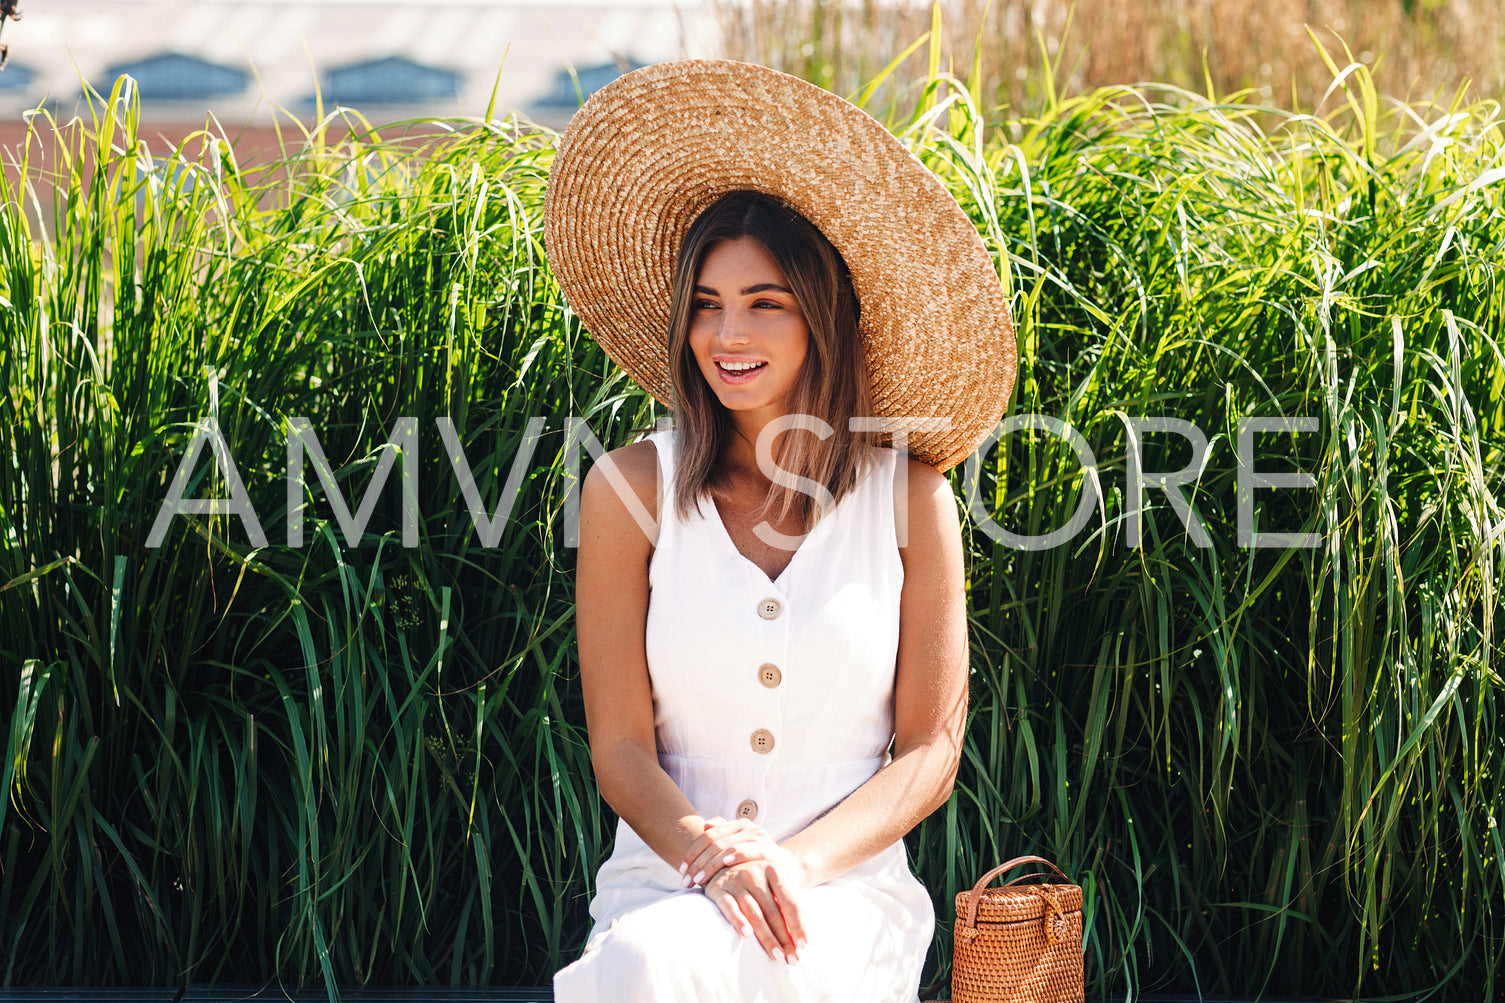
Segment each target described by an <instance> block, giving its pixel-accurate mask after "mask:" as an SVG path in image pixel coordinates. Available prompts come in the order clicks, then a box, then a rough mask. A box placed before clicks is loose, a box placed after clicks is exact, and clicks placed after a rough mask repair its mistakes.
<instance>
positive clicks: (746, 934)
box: [742, 926, 752, 937]
mask: <svg viewBox="0 0 1505 1003" xmlns="http://www.w3.org/2000/svg"><path fill="white" fill-rule="evenodd" d="M742 936H744V937H751V936H752V927H750V926H744V927H743V928H742Z"/></svg>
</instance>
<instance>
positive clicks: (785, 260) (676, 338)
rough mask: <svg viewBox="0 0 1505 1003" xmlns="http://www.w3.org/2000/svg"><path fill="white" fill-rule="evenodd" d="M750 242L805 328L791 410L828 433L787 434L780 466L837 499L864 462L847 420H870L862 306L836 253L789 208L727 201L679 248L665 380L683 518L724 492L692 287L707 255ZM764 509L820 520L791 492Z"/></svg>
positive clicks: (723, 417) (860, 439)
mask: <svg viewBox="0 0 1505 1003" xmlns="http://www.w3.org/2000/svg"><path fill="white" fill-rule="evenodd" d="M738 237H751V238H752V239H753V240H756V241H757V242H758V243H759V244H761V245H763V248H764V249H765V250H767V251H768V253H769V255H770V256H771V257H772V258H773V260H774V261H775V262H776V263H777V264H778V266H779V268H780V270H782V271H783V273H784V276H785V278H787V279H788V281H789V288H790V291H791V292H793V294H794V298H795V300H796V301H797V302H798V303H799V306H800V310H801V311H802V312H803V313H804V316H805V324H806V326H807V327H808V328H809V330H810V343H809V347H808V348H807V350H806V354H805V363H804V366H803V368H801V370H800V374H799V377H798V379H797V380H796V381H795V385H794V389H793V390H792V392H791V393H790V398H789V400H790V405H791V411H792V413H794V414H805V415H811V416H812V417H815V418H819V419H822V420H823V421H825V422H827V423H828V424H829V425H831V427H832V428H833V429H834V434H833V435H832V436H831V437H830V438H828V439H820V438H819V437H817V436H816V435H815V434H813V433H811V432H806V431H794V432H788V433H785V435H784V437H783V438H782V440H781V444H780V448H779V449H777V450H776V451H775V456H776V457H777V458H778V462H779V466H780V467H782V468H783V469H784V470H787V471H789V472H790V473H791V474H794V475H796V476H799V477H805V478H809V479H810V480H812V481H814V482H815V483H817V484H821V485H824V486H825V487H826V489H827V490H828V491H830V492H831V495H832V497H833V499H834V500H835V501H840V500H841V498H842V496H843V495H845V494H846V493H847V492H848V491H850V490H851V489H852V488H853V487H855V486H856V484H857V482H858V480H859V479H860V478H861V476H862V474H863V472H864V470H865V469H866V466H867V461H868V449H867V446H868V445H869V444H870V443H872V442H874V441H875V440H876V436H875V435H874V433H871V432H854V431H852V430H851V429H850V428H849V427H848V419H849V418H852V417H856V416H864V417H865V416H868V415H871V414H872V394H871V391H870V389H869V384H868V372H867V360H866V359H865V358H864V356H863V350H862V338H861V336H860V334H859V333H858V321H859V306H858V303H857V296H856V294H855V293H854V292H853V291H852V279H851V275H850V274H849V273H848V271H847V265H846V262H845V261H844V260H843V259H842V257H841V254H840V252H838V251H837V250H836V248H834V247H832V246H831V242H830V241H828V240H827V239H826V237H825V235H824V234H823V233H821V232H820V230H818V229H817V228H816V227H815V226H814V225H813V224H812V223H811V222H810V221H809V220H807V219H805V217H803V216H801V215H800V214H799V213H797V212H795V211H794V210H793V209H791V208H789V207H788V206H786V205H784V204H783V203H781V202H779V201H777V200H776V199H774V198H772V197H770V196H767V195H763V194H761V193H759V192H751V191H738V192H732V193H731V194H729V195H725V196H723V197H722V198H721V199H719V200H718V201H716V202H714V203H712V204H711V205H710V207H708V208H707V209H706V210H705V211H704V212H702V213H701V214H700V215H699V216H697V217H696V218H695V222H693V223H691V224H690V228H689V230H688V231H687V232H686V234H685V239H684V243H683V244H682V245H680V249H679V261H678V262H677V263H676V265H675V270H674V292H673V298H672V300H671V302H670V307H669V372H670V376H671V377H672V379H673V383H674V403H675V406H674V411H675V427H676V429H677V433H678V434H677V436H676V441H677V445H676V454H677V455H676V460H675V470H676V473H675V484H674V502H675V508H676V510H677V512H678V514H679V515H680V517H681V518H683V517H684V516H686V515H688V514H689V512H690V509H691V508H692V507H694V506H697V505H698V504H699V502H700V499H701V498H702V497H705V496H706V495H708V494H718V493H720V492H721V491H722V490H723V489H724V488H725V486H726V482H727V471H726V467H725V457H726V449H727V445H728V443H729V440H730V437H731V435H732V424H731V418H730V415H729V414H728V413H727V411H726V409H725V408H724V407H723V406H722V405H721V402H720V401H719V400H717V398H716V394H715V391H714V390H712V389H711V387H710V386H709V385H708V384H707V383H706V380H705V377H704V376H703V375H702V374H701V372H700V367H699V366H698V365H697V364H696V362H695V355H694V353H693V352H692V351H691V350H690V320H691V317H692V315H693V311H694V303H695V279H696V278H697V277H698V276H699V274H700V268H701V265H702V264H703V263H704V261H705V257H706V255H707V254H708V253H709V252H710V251H711V249H712V248H713V247H715V246H716V245H717V244H719V243H721V242H722V241H726V240H734V239H736V238H738ZM764 506H765V508H764V511H770V510H775V509H776V510H777V511H778V513H779V516H780V518H782V517H783V516H785V515H788V514H789V513H790V512H793V513H794V514H795V516H796V518H797V520H798V522H799V524H800V526H801V527H802V528H803V529H804V530H806V531H808V530H809V529H810V527H811V526H813V525H814V524H815V521H816V519H817V518H818V517H819V515H820V514H821V513H820V512H819V511H818V510H817V508H816V504H815V499H814V498H812V497H810V496H809V495H808V494H805V493H803V492H801V491H797V490H795V489H794V488H792V487H783V486H780V485H778V484H775V485H773V486H772V487H771V488H770V490H769V495H768V498H767V499H766V500H765V502H764Z"/></svg>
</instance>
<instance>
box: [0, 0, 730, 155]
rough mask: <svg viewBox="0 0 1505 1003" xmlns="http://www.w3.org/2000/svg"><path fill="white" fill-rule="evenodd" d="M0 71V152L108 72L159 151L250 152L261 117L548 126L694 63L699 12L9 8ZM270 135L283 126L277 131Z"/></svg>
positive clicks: (101, 82)
mask: <svg viewBox="0 0 1505 1003" xmlns="http://www.w3.org/2000/svg"><path fill="white" fill-rule="evenodd" d="M21 12H22V14H23V17H22V19H21V20H20V21H16V22H11V23H8V24H7V25H6V27H5V32H4V36H3V38H4V41H5V42H6V43H8V44H9V45H10V61H9V63H8V65H7V66H6V68H5V69H4V71H0V143H3V144H4V145H5V146H6V147H9V148H13V145H14V143H16V142H17V141H18V140H19V139H20V138H21V136H22V135H23V134H24V128H25V126H24V120H23V116H24V115H25V114H26V113H27V112H28V111H29V110H30V109H34V108H37V107H39V106H40V107H43V108H46V109H47V110H48V111H49V112H51V114H53V115H54V116H55V117H56V118H58V119H59V120H60V121H66V120H67V119H69V118H71V117H72V116H73V115H75V114H81V115H83V116H84V117H85V118H86V119H87V118H88V114H87V110H86V109H85V108H84V107H83V105H82V103H81V102H82V98H83V96H84V91H83V87H84V85H85V84H87V85H88V86H91V87H93V88H95V89H96V90H98V91H100V92H102V93H104V94H106V95H108V93H109V91H110V88H111V86H112V85H113V83H114V81H115V80H116V79H117V78H118V77H119V76H120V75H121V74H129V75H130V76H131V77H132V78H134V79H135V80H136V82H137V84H138V86H139V89H140V100H141V109H142V120H143V122H145V123H146V124H147V125H148V126H149V127H150V128H151V129H152V130H153V132H154V133H156V134H160V135H162V136H164V137H168V138H171V137H172V136H174V135H183V134H186V133H188V132H190V131H192V130H194V129H197V128H201V127H203V125H204V124H205V121H206V116H207V113H208V112H211V111H212V112H213V114H214V116H215V118H217V119H218V120H219V122H220V123H221V124H222V125H223V126H224V129H225V131H226V132H227V133H229V134H230V135H233V136H240V137H242V138H243V139H244V140H249V141H250V142H252V143H254V142H256V141H257V137H258V135H259V134H265V136H266V137H268V138H269V137H270V136H271V135H272V132H271V129H272V125H273V122H274V120H275V119H277V118H281V119H282V120H283V125H284V127H286V126H287V125H288V124H290V123H289V122H288V121H287V118H288V116H295V117H297V118H298V119H300V120H302V121H304V122H311V121H313V120H314V118H315V113H316V109H317V107H318V105H317V100H316V96H321V97H322V99H323V107H324V110H325V112H326V113H328V112H329V111H330V110H331V109H332V108H333V107H334V106H335V105H337V104H338V105H344V106H348V107H353V108H356V109H358V110H359V111H360V112H361V113H362V114H364V115H365V116H366V117H367V118H368V119H369V120H370V121H372V122H373V123H381V122H392V121H398V120H404V119H409V118H425V117H433V116H450V115H471V116H479V115H482V114H484V113H485V111H486V109H487V106H488V103H489V102H490V101H491V98H492V93H493V88H495V95H496V106H495V107H496V111H495V114H496V115H497V116H498V117H503V116H505V115H507V114H508V113H510V112H513V111H516V112H518V113H520V114H522V115H523V116H525V117H527V118H529V119H532V120H533V121H536V122H539V123H542V124H545V125H549V126H553V127H559V126H562V125H563V124H564V123H565V122H566V121H567V120H568V119H569V116H570V114H571V113H572V112H573V111H574V109H575V108H576V107H578V104H579V100H580V98H581V97H582V96H587V95H589V93H590V92H591V91H593V90H594V89H596V88H598V87H600V86H601V85H602V84H604V83H606V82H608V81H609V80H611V79H613V78H614V77H616V76H617V75H619V74H620V73H622V72H623V71H624V70H626V69H630V68H632V67H635V66H639V65H643V64H645V63H651V62H657V61H660V60H665V59H675V58H681V57H685V56H696V55H704V54H707V53H708V51H709V50H710V48H711V47H712V46H714V44H715V38H714V31H713V27H714V26H713V25H712V24H711V23H710V22H711V17H710V15H709V14H708V13H707V10H706V8H705V5H704V4H703V3H702V2H701V0H617V2H614V3H601V2H589V0H541V2H540V0H534V2H525V0H409V2H405V3H404V2H398V3H373V2H370V0H22V3H21ZM284 131H285V128H284Z"/></svg>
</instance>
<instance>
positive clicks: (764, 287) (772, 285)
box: [695, 282, 794, 296]
mask: <svg viewBox="0 0 1505 1003" xmlns="http://www.w3.org/2000/svg"><path fill="white" fill-rule="evenodd" d="M770 289H772V290H774V291H775V292H781V293H788V294H789V295H790V296H793V295H794V290H792V289H789V288H786V287H785V286H781V285H779V284H778V283H777V282H759V283H758V284H757V285H755V286H748V287H747V288H746V289H744V290H742V295H743V296H752V295H753V294H755V293H766V292H768V290H770ZM695 291H696V292H697V293H704V294H705V295H707V296H720V295H721V294H720V293H718V292H717V291H716V290H714V289H712V288H711V287H710V286H702V285H698V284H697V285H696V286H695Z"/></svg>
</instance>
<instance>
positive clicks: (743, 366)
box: [717, 362, 763, 373]
mask: <svg viewBox="0 0 1505 1003" xmlns="http://www.w3.org/2000/svg"><path fill="white" fill-rule="evenodd" d="M717 365H719V366H720V367H721V368H722V369H725V370H726V371H728V372H732V373H740V372H745V371H746V370H748V369H757V368H758V367H759V366H761V365H763V363H761V362H718V363H717Z"/></svg>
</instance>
